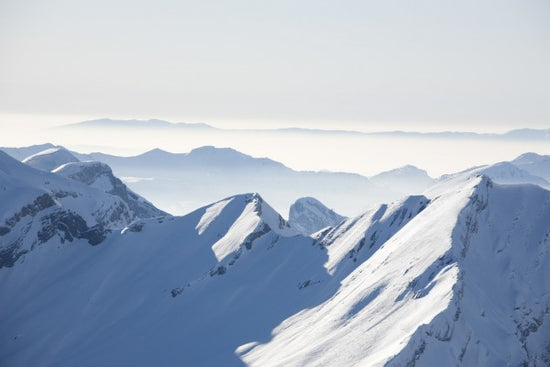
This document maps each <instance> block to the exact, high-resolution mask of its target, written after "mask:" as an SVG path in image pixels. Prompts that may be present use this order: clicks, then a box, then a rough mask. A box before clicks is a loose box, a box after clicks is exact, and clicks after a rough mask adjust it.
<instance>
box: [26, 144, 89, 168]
mask: <svg viewBox="0 0 550 367" xmlns="http://www.w3.org/2000/svg"><path fill="white" fill-rule="evenodd" d="M69 162H78V159H77V158H76V157H75V156H74V155H73V154H72V153H71V152H69V151H68V150H67V149H65V148H63V147H55V148H49V149H46V150H43V151H40V152H38V153H36V154H33V155H31V156H30V157H27V158H25V159H23V163H25V164H27V165H29V166H31V167H33V168H36V169H40V170H43V171H51V170H53V169H55V168H57V167H59V166H61V165H62V164H65V163H69Z"/></svg>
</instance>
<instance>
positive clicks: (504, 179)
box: [440, 162, 550, 189]
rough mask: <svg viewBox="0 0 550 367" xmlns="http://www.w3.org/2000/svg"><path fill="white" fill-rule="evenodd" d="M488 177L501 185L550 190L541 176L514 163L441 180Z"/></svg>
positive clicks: (474, 170)
mask: <svg viewBox="0 0 550 367" xmlns="http://www.w3.org/2000/svg"><path fill="white" fill-rule="evenodd" d="M480 174H483V175H486V176H487V177H489V178H491V179H492V180H493V181H494V182H496V183H499V184H508V185H513V184H533V185H538V186H540V187H543V188H546V189H549V188H550V183H549V182H548V181H546V180H545V179H544V178H542V177H540V176H536V175H533V174H531V173H529V172H528V171H526V170H524V169H522V168H519V167H518V166H517V165H515V164H514V163H512V162H499V163H495V164H492V165H486V166H481V167H474V168H470V169H468V170H466V171H462V172H459V173H455V174H449V175H443V176H442V177H441V178H440V180H441V181H445V180H448V179H449V178H452V177H457V176H464V175H469V176H470V177H474V176H476V175H480Z"/></svg>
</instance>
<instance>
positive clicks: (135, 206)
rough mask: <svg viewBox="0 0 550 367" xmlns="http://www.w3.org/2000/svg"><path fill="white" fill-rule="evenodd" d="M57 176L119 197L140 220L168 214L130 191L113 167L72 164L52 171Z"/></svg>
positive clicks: (85, 163) (103, 164) (102, 164)
mask: <svg viewBox="0 0 550 367" xmlns="http://www.w3.org/2000/svg"><path fill="white" fill-rule="evenodd" d="M52 172H53V173H55V174H58V175H61V176H64V177H68V178H70V179H73V180H76V181H80V182H82V183H85V184H86V185H88V186H90V187H93V188H96V189H99V190H101V191H103V192H106V193H108V194H111V195H114V196H118V197H119V198H121V199H122V201H124V202H125V203H126V205H128V208H129V209H130V210H131V211H132V212H133V213H134V214H135V216H136V217H138V218H151V217H158V216H162V215H167V213H165V212H163V211H162V210H159V209H157V208H156V207H155V206H154V205H153V204H151V203H150V202H148V201H147V200H145V199H144V198H142V197H141V196H139V195H138V194H136V193H135V192H133V191H132V190H130V189H129V188H128V187H127V186H126V185H125V184H124V183H123V182H122V181H121V180H120V179H119V178H118V177H115V175H113V171H112V170H111V167H109V166H108V165H106V164H105V163H101V162H94V161H87V162H71V163H66V164H63V165H61V166H59V167H57V168H56V169H54V170H53V171H52Z"/></svg>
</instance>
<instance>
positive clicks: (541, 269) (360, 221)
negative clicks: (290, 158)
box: [0, 156, 550, 366]
mask: <svg viewBox="0 0 550 367" xmlns="http://www.w3.org/2000/svg"><path fill="white" fill-rule="evenodd" d="M0 157H2V156H0ZM0 162H5V163H2V166H0V168H2V172H8V173H7V175H9V177H10V179H11V180H13V181H9V180H7V179H6V181H9V184H10V188H9V189H10V190H12V192H23V191H24V190H25V189H24V188H25V185H26V182H27V181H29V180H28V179H26V178H25V177H27V176H29V177H30V176H32V177H35V176H34V175H36V173H38V174H39V177H48V178H50V177H54V178H52V180H54V179H57V180H64V181H63V182H65V181H69V180H67V179H65V178H63V177H59V176H56V175H55V174H52V173H46V172H40V171H36V170H33V169H32V168H30V167H25V166H24V165H21V166H23V167H24V170H23V169H22V168H21V167H20V166H18V165H15V164H14V163H13V162H12V161H8V160H6V159H2V160H1V161H0ZM6 162H7V163H6ZM16 163H17V162H16ZM5 166H7V168H6V167H5ZM12 166H14V167H16V168H13V169H12V168H10V167H12ZM10 169H11V172H9V171H10ZM29 172H31V173H29ZM20 176H21V177H20ZM2 177H4V176H2ZM15 177H17V181H16V178H15ZM55 177H56V178H55ZM31 181H32V182H35V178H33V179H32V180H31ZM41 182H42V181H41ZM71 182H72V184H73V185H81V186H78V187H80V188H82V187H84V188H85V189H87V190H94V189H93V188H90V187H88V186H84V185H83V184H81V183H79V182H76V181H71ZM44 184H45V183H44ZM4 185H7V184H4ZM75 187H76V186H75ZM97 191H98V192H101V191H99V190H97ZM101 193H102V192H101ZM2 195H4V194H2ZM5 195H7V196H8V197H10V196H13V195H9V194H5ZM103 195H108V194H105V193H103ZM110 197H111V198H115V200H119V199H118V198H116V197H113V196H112V195H111V196H110ZM75 200H76V201H80V200H86V198H85V197H82V198H81V197H80V196H77V197H76V198H75ZM358 200H360V198H358ZM11 207H12V205H11V204H9V205H8V206H7V208H11ZM2 208H3V210H4V211H7V209H6V207H2ZM78 208H79V209H80V210H84V211H86V210H87V207H86V206H85V205H79V206H78ZM41 215H42V214H37V215H34V217H36V219H35V220H33V221H31V222H32V223H31V227H32V226H38V225H39V223H40V220H39V217H40V216H41ZM27 217H28V215H27V216H25V217H24V218H27ZM5 238H6V237H5V235H3V236H0V241H1V242H0V244H1V245H2V248H3V247H4V246H5V244H6V243H7V242H6V241H5ZM33 238H34V237H33V235H32V232H29V234H28V235H24V236H21V240H20V243H21V244H23V245H24V246H29V251H28V252H26V253H24V254H22V255H21V256H19V258H18V259H15V260H14V261H13V263H12V264H11V265H12V266H11V267H3V268H1V269H0V299H2V307H0V320H2V327H1V328H0V338H1V341H2V348H0V361H2V364H5V365H33V366H50V365H56V366H74V365H78V366H98V365H101V366H115V365H132V366H150V365H193V366H213V365H224V366H228V365H229V366H230V365H242V363H243V362H244V363H246V364H249V365H252V366H265V365H270V366H303V365H312V366H313V365H314V366H319V365H327V366H333V365H346V366H356V365H366V366H381V365H390V366H405V365H416V366H433V365H468V366H470V365H472V366H473V365H522V364H524V365H531V366H544V365H547V362H548V360H550V351H549V349H548V345H549V343H550V339H549V337H548V335H550V319H549V317H550V311H549V310H550V286H549V284H548V281H547V278H548V277H547V270H548V268H549V267H550V251H549V246H550V192H549V191H546V190H544V189H542V188H540V187H537V186H532V185H525V186H522V185H518V186H516V185H507V186H500V185H497V184H493V182H492V181H491V180H490V179H488V178H486V177H485V176H474V177H472V176H471V175H469V174H463V175H459V176H457V177H454V178H453V179H449V180H446V181H445V182H442V183H440V184H438V185H436V186H434V187H433V188H432V189H430V190H429V191H428V192H426V193H425V194H424V196H412V197H409V198H405V199H403V200H400V201H397V202H394V203H391V204H388V205H382V206H379V207H376V208H374V209H372V210H370V211H368V212H366V213H364V214H363V215H360V216H358V217H355V218H350V219H348V220H346V221H344V222H342V223H340V224H339V225H337V226H336V227H334V228H332V229H330V228H329V229H327V230H325V231H321V232H318V233H316V234H315V235H314V236H313V238H312V237H307V236H302V235H299V234H297V233H296V232H295V231H294V229H293V228H292V227H291V226H290V225H289V224H288V223H287V222H285V221H284V219H283V218H282V217H281V216H280V215H279V214H278V213H277V212H276V211H275V210H273V209H272V208H271V207H270V206H269V205H268V204H267V203H266V202H265V201H264V200H263V199H262V198H261V197H260V196H259V195H257V194H244V195H237V196H231V197H228V198H226V199H224V200H221V201H218V202H215V203H214V204H211V205H208V206H205V207H203V208H201V209H198V210H196V211H194V212H192V213H190V214H188V215H186V216H183V217H167V218H156V219H144V220H138V221H135V222H133V223H132V224H130V225H128V226H125V227H124V228H122V227H121V228H120V230H114V229H113V230H112V231H111V232H109V233H105V238H104V239H103V241H102V242H101V243H99V244H97V245H96V246H90V244H89V243H88V241H87V240H86V239H78V238H75V239H74V240H73V241H71V242H69V241H65V242H63V241H62V240H61V239H60V237H58V236H52V237H50V238H48V239H46V240H45V241H42V242H41V243H34V242H33V241H34V239H33ZM33 243H34V246H33V245H32V244H33Z"/></svg>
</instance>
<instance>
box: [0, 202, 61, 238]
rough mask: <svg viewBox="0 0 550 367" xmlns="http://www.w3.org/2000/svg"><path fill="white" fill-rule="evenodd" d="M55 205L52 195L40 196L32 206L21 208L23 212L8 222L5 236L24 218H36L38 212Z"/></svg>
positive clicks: (13, 216) (16, 214) (20, 211)
mask: <svg viewBox="0 0 550 367" xmlns="http://www.w3.org/2000/svg"><path fill="white" fill-rule="evenodd" d="M54 205H55V202H54V201H53V199H52V197H51V196H50V195H48V194H43V195H40V196H39V197H37V198H36V199H34V201H33V202H32V203H31V204H28V205H25V206H24V207H23V208H21V210H19V211H18V212H17V213H15V214H14V215H12V216H11V217H10V218H8V219H7V220H6V223H5V226H4V227H3V228H5V229H4V230H3V232H4V234H7V233H8V232H9V231H10V228H11V227H13V226H15V225H16V224H17V223H18V222H19V221H20V220H21V219H22V218H24V217H26V216H28V215H30V216H34V215H36V214H37V213H38V212H40V211H42V210H44V209H47V208H50V207H52V206H54Z"/></svg>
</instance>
